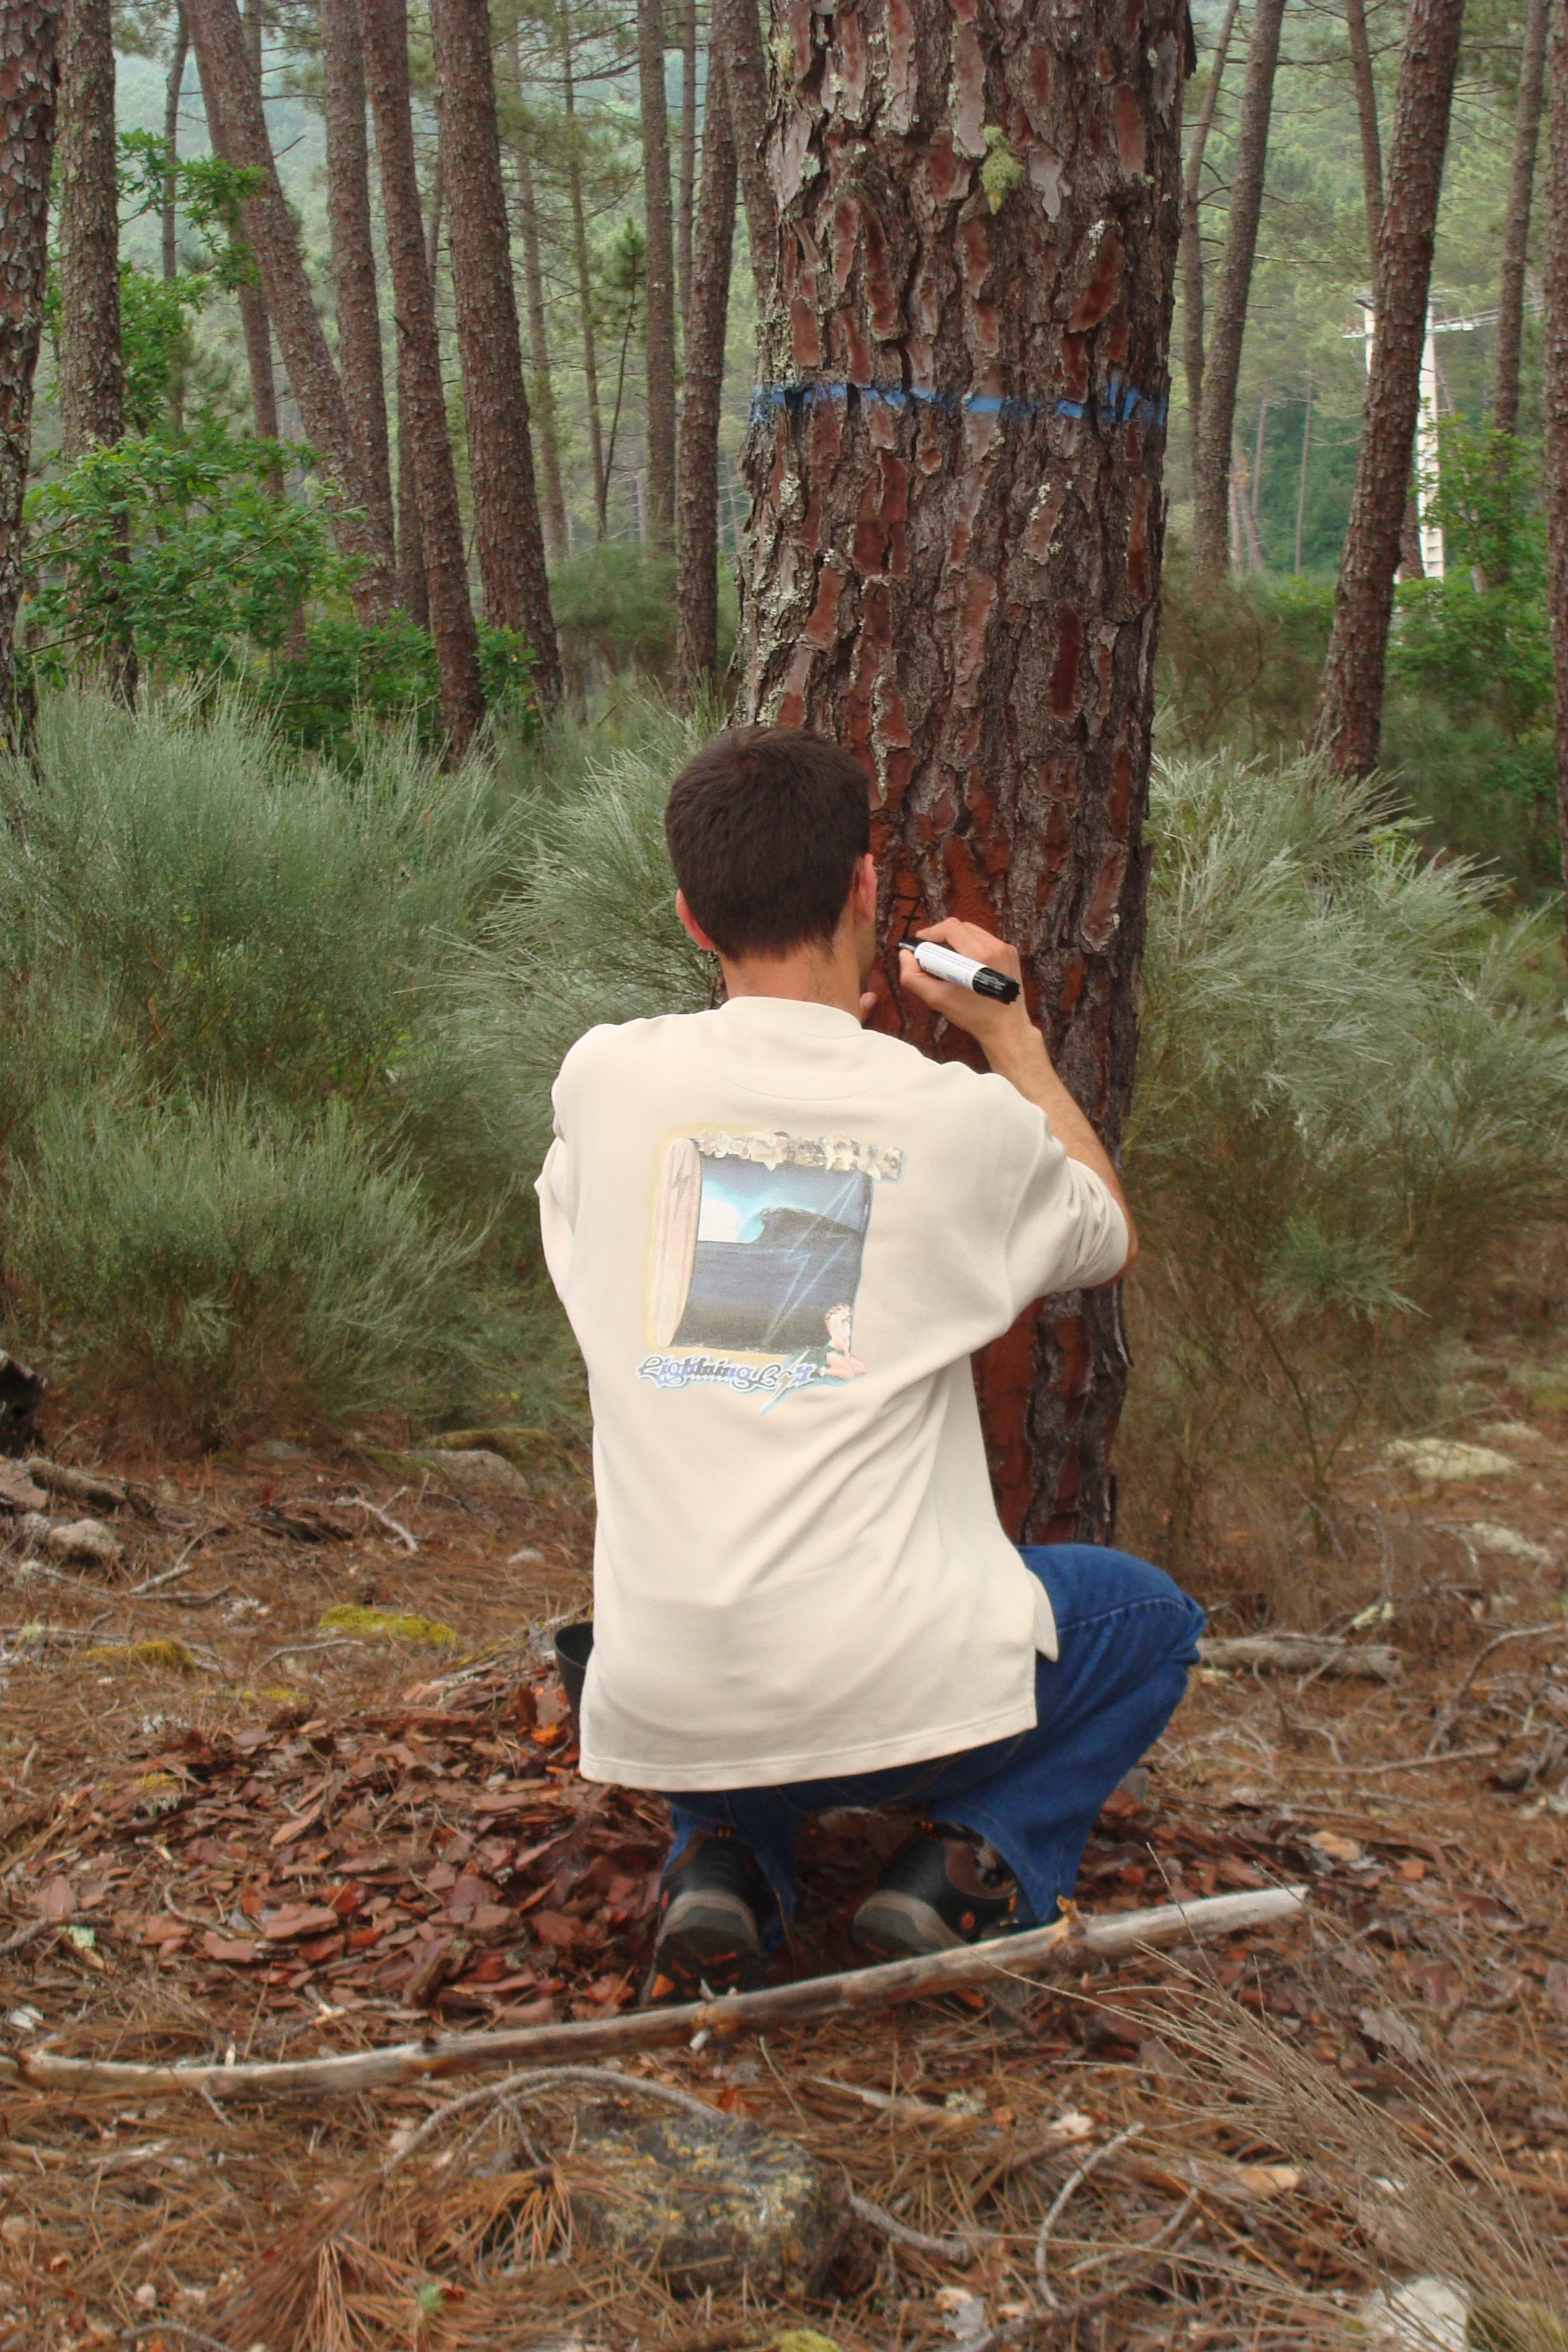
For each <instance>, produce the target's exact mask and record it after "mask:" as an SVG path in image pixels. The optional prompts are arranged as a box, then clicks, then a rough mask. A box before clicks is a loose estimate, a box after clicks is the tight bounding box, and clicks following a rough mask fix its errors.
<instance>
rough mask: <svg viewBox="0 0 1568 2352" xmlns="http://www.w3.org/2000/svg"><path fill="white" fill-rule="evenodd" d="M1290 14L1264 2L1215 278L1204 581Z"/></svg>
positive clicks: (1221, 542)
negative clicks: (1284, 32) (1281, 48)
mask: <svg viewBox="0 0 1568 2352" xmlns="http://www.w3.org/2000/svg"><path fill="white" fill-rule="evenodd" d="M1284 16H1285V0H1258V6H1257V9H1256V10H1255V12H1254V15H1253V19H1252V38H1251V40H1250V42H1249V43H1248V45H1247V81H1246V85H1245V88H1244V89H1243V91H1242V99H1241V120H1240V122H1239V124H1238V125H1237V140H1236V161H1235V163H1234V164H1233V166H1232V168H1231V181H1230V212H1229V215H1228V216H1227V218H1226V231H1225V251H1224V253H1223V254H1222V256H1221V257H1220V265H1219V272H1218V275H1217V277H1216V278H1215V296H1214V331H1213V335H1212V337H1211V339H1210V342H1209V347H1208V351H1207V352H1206V353H1205V359H1204V378H1203V404H1202V412H1201V415H1200V419H1199V425H1198V435H1197V439H1196V442H1195V444H1194V451H1193V573H1194V578H1195V579H1196V580H1197V581H1198V582H1199V583H1205V582H1212V581H1215V580H1216V579H1218V577H1219V575H1220V573H1221V572H1223V571H1224V570H1225V566H1226V546H1227V541H1228V535H1229V534H1228V530H1227V523H1228V517H1229V506H1230V481H1231V467H1232V456H1231V445H1232V442H1233V440H1234V438H1235V435H1236V391H1237V382H1238V380H1239V378H1240V374H1241V346H1242V340H1243V337H1244V336H1245V334H1246V332H1247V302H1248V299H1249V298H1250V295H1251V291H1252V265H1253V260H1254V257H1255V256H1256V254H1257V251H1258V216H1259V215H1260V214H1261V212H1262V209H1263V175H1264V171H1265V168H1266V166H1267V163H1268V118H1269V115H1270V113H1271V111H1272V110H1273V105H1274V77H1275V74H1276V72H1277V70H1278V68H1279V28H1280V26H1281V24H1282V22H1283V20H1284Z"/></svg>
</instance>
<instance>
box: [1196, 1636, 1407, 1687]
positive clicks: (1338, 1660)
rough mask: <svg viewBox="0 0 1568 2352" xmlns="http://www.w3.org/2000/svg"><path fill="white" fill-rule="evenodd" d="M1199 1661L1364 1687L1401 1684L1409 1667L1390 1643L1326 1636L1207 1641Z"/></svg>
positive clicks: (1199, 1650)
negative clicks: (1353, 1679) (1349, 1678)
mask: <svg viewBox="0 0 1568 2352" xmlns="http://www.w3.org/2000/svg"><path fill="white" fill-rule="evenodd" d="M1198 1655H1199V1657H1200V1658H1201V1659H1202V1661H1203V1663H1204V1664H1205V1666H1226V1667H1229V1668H1230V1669H1231V1670H1232V1671H1233V1672H1235V1671H1239V1672H1240V1673H1242V1674H1248V1673H1250V1672H1251V1671H1252V1669H1253V1668H1254V1667H1255V1666H1264V1667H1270V1668H1272V1669H1273V1671H1274V1672H1275V1673H1277V1674H1281V1675H1329V1676H1331V1677H1337V1676H1341V1675H1354V1676H1357V1677H1358V1678H1359V1679H1360V1680H1362V1681H1363V1682H1370V1683H1396V1682H1397V1681H1398V1680H1399V1677H1400V1675H1402V1674H1403V1673H1404V1671H1405V1661H1404V1659H1403V1657H1402V1656H1401V1655H1400V1654H1399V1652H1398V1651H1397V1650H1394V1649H1390V1647H1389V1645H1388V1643H1386V1642H1336V1641H1333V1640H1331V1638H1330V1636H1329V1635H1328V1634H1326V1633H1239V1634H1237V1635H1236V1636H1235V1638H1234V1639H1232V1640H1228V1641H1208V1640H1205V1641H1202V1642H1200V1643H1198Z"/></svg>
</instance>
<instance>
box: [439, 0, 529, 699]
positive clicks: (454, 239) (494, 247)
mask: <svg viewBox="0 0 1568 2352" xmlns="http://www.w3.org/2000/svg"><path fill="white" fill-rule="evenodd" d="M430 28H431V35H432V43H433V52H434V59H435V68H436V117H437V123H438V125H439V128H440V133H441V170H442V176H443V181H444V184H445V186H446V192H447V247H448V250H449V253H450V256H451V263H452V290H453V294H454V296H455V298H456V305H457V314H458V358H459V360H460V362H461V363H462V371H463V410H464V415H465V417H466V420H467V423H468V478H469V481H470V484H471V486H472V489H473V499H474V539H475V543H476V546H477V548H478V551H479V576H480V578H481V579H482V580H483V582H484V586H485V610H486V612H487V614H489V619H490V621H491V622H492V624H494V625H496V626H497V627H499V628H503V629H515V630H517V631H518V633H519V634H520V635H522V636H524V637H526V638H527V640H528V643H529V645H530V646H531V649H532V653H533V670H532V684H533V690H534V693H535V694H536V696H537V697H538V698H539V700H540V701H541V702H542V704H543V705H544V706H545V707H546V708H547V709H553V708H554V706H555V705H556V703H557V702H559V701H560V699H561V656H560V653H559V651H558V649H557V646H556V643H555V622H554V618H553V616H552V613H551V610H550V583H549V581H548V579H547V577H546V574H545V569H544V533H543V530H542V528H541V525H540V520H539V499H538V494H537V492H536V490H535V488H534V480H533V449H532V445H531V442H530V440H529V433H528V393H527V389H526V387H525V385H524V383H523V380H522V345H521V340H520V338H519V333H518V323H517V297H516V294H515V293H514V291H513V289H512V278H511V231H510V227H509V226H508V224H507V215H506V190H505V187H504V185H503V184H502V181H501V171H500V127H499V124H498V121H497V118H496V92H495V67H494V62H493V60H492V58H491V56H490V19H489V8H488V7H487V6H486V5H485V0H432V5H431V9H430Z"/></svg>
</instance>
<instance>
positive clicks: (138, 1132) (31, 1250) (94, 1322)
mask: <svg viewBox="0 0 1568 2352" xmlns="http://www.w3.org/2000/svg"><path fill="white" fill-rule="evenodd" d="M35 1144H36V1149H35V1150H34V1153H33V1154H32V1158H31V1165H30V1169H29V1171H28V1172H27V1173H26V1176H25V1178H24V1179H23V1181H22V1182H21V1184H20V1185H19V1187H18V1188H17V1192H16V1197H15V1199H14V1201H13V1202H12V1207H11V1212H10V1214H9V1216H8V1218H7V1251H6V1255H7V1258H8V1262H9V1269H10V1272H11V1274H12V1276H13V1277H14V1278H16V1279H17V1280H19V1281H20V1283H21V1284H22V1285H23V1286H24V1287H25V1289H26V1292H27V1293H29V1294H30V1295H31V1297H32V1298H33V1299H34V1300H35V1301H36V1303H37V1307H38V1308H39V1309H40V1311H41V1313H42V1315H43V1316H44V1317H46V1318H53V1319H55V1320H57V1321H58V1322H59V1323H61V1324H63V1325H64V1326H65V1327H66V1328H67V1330H68V1333H69V1335H70V1341H71V1344H72V1346H73V1348H74V1349H76V1350H77V1351H78V1352H79V1354H80V1356H81V1357H82V1358H84V1359H85V1360H87V1361H88V1362H89V1365H90V1367H91V1369H92V1370H93V1372H94V1373H95V1374H96V1375H97V1376H98V1377H99V1378H100V1379H103V1380H106V1381H110V1382H111V1383H113V1384H114V1385H116V1386H122V1385H127V1384H129V1385H130V1386H132V1387H133V1388H134V1389H135V1390H136V1391H138V1392H139V1393H140V1394H142V1395H143V1396H146V1397H148V1398H150V1399H151V1400H152V1401H153V1402H154V1403H155V1404H156V1406H157V1408H158V1410H159V1412H160V1413H161V1415H162V1416H163V1418H164V1419H165V1420H166V1421H168V1422H171V1423H177V1424H178V1425H180V1426H182V1427H184V1428H189V1429H193V1430H194V1431H195V1433H197V1434H198V1435H200V1436H202V1437H203V1438H204V1439H205V1440H207V1441H208V1442H212V1441H214V1440H216V1439H218V1438H220V1437H226V1436H230V1435H232V1434H233V1433H235V1432H236V1431H237V1430H238V1429H240V1428H243V1427H245V1426H247V1424H249V1423H254V1422H255V1421H257V1420H258V1419H260V1418H263V1417H267V1416H268V1415H274V1414H276V1413H277V1412H279V1410H287V1411H289V1412H300V1411H308V1412H317V1413H325V1414H335V1413H342V1412H354V1411H359V1410H363V1409H364V1408H366V1407H369V1406H380V1407H387V1406H395V1405H396V1406H403V1407H405V1409H407V1410H408V1411H410V1412H426V1413H428V1412H433V1411H443V1410H452V1409H455V1408H456V1407H458V1406H459V1405H460V1404H461V1403H463V1402H473V1403H474V1404H476V1405H479V1404H482V1403H484V1402H488V1401H489V1400H491V1399H493V1398H494V1397H495V1395H496V1394H497V1393H498V1392H499V1391H500V1390H501V1388H502V1386H503V1384H504V1381H503V1370H504V1360H505V1355H506V1352H507V1349H506V1343H507V1339H508V1337H509V1334H508V1332H507V1328H506V1318H505V1315H504V1314H503V1313H500V1312H498V1310H497V1307H496V1303H495V1302H494V1301H493V1300H486V1301H483V1302H482V1304H481V1301H480V1299H479V1297H478V1296H477V1294H476V1291H475V1288H474V1285H473V1281H472V1273H473V1264H474V1257H475V1252H476V1244H475V1242H474V1241H473V1240H472V1239H468V1238H463V1237H460V1236H458V1235H456V1234H452V1233H451V1232H449V1231H448V1232H445V1233H444V1232H443V1231H442V1230H441V1229H440V1227H439V1226H438V1225H437V1223H436V1221H435V1219H434V1218H433V1217H432V1215H431V1214H430V1213H429V1211H428V1209H427V1208H426V1204H425V1202H424V1201H423V1199H422V1198H421V1195H420V1192H419V1188H418V1186H417V1184H416V1181H414V1179H413V1177H412V1175H411V1173H410V1172H409V1171H408V1170H407V1169H406V1168H405V1167H404V1166H402V1165H400V1164H398V1163H396V1162H394V1163H392V1164H391V1165H385V1164H380V1163H378V1161H377V1160H376V1158H375V1156H374V1153H373V1152H372V1150H371V1149H370V1147H369V1146H368V1144H367V1143H366V1142H365V1140H364V1139H363V1138H362V1137H360V1136H358V1135H356V1134H355V1132H354V1131H353V1128H352V1126H351V1125H350V1123H349V1118H348V1115H347V1113H346V1111H345V1110H344V1108H342V1105H337V1104H334V1105H330V1106H329V1107H328V1108H327V1110H326V1112H325V1113H324V1114H323V1115H322V1117H321V1118H320V1119H318V1120H317V1121H315V1122H314V1123H313V1124H310V1125H307V1124H305V1123H303V1122H301V1121H300V1120H298V1119H296V1118H294V1117H292V1116H291V1115H290V1114H289V1112H287V1111H285V1110H284V1109H282V1108H280V1107H279V1106H276V1105H261V1104H255V1105H247V1104H245V1103H244V1102H241V1101H237V1100H232V1099H228V1098H225V1097H213V1098H212V1099H211V1100H209V1101H206V1102H186V1103H184V1104H182V1105H178V1106H163V1105H160V1104H157V1103H147V1102H139V1101H136V1100H135V1099H134V1098H132V1097H129V1096H128V1095H127V1094H125V1093H119V1094H116V1093H112V1092H110V1093H100V1094H98V1095H96V1096H95V1097H93V1098H91V1099H90V1100H88V1101H83V1100H81V1099H80V1098H79V1097H78V1098H71V1097H64V1096H57V1097H54V1099H53V1100H52V1101H51V1102H50V1103H49V1104H47V1106H46V1107H45V1108H44V1109H43V1111H42V1113H41V1115H40V1117H39V1119H38V1122H37V1130H36V1136H35Z"/></svg>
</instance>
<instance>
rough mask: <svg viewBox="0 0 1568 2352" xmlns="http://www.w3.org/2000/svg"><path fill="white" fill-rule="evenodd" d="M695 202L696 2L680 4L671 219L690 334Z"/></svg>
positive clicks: (684, 324)
mask: <svg viewBox="0 0 1568 2352" xmlns="http://www.w3.org/2000/svg"><path fill="white" fill-rule="evenodd" d="M696 202H697V0H680V193H679V200H678V202H677V205H676V215H675V271H676V282H677V284H678V285H679V289H680V332H681V337H682V342H683V345H684V340H685V338H686V337H687V336H688V335H689V333H690V331H691V246H692V238H693V235H694V228H693V219H694V213H695V206H696Z"/></svg>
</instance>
